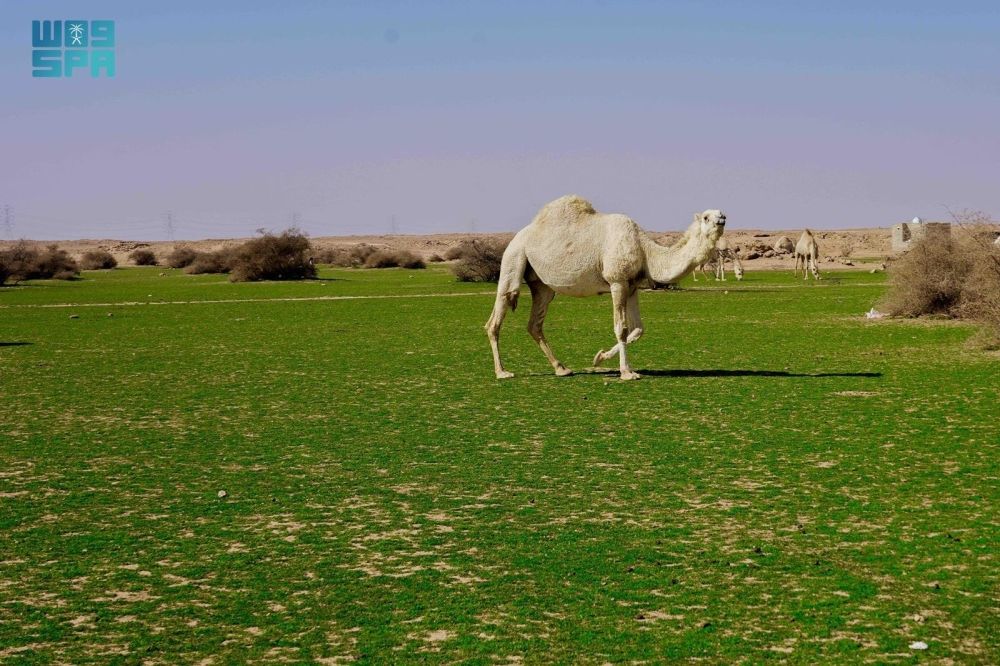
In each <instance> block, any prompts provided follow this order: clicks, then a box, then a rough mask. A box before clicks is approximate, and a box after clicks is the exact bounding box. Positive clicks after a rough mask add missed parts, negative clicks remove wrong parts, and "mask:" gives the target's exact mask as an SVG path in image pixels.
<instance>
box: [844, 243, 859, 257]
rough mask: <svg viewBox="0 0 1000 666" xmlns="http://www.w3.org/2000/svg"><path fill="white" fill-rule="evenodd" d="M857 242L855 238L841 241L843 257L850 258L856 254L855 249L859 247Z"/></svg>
mask: <svg viewBox="0 0 1000 666" xmlns="http://www.w3.org/2000/svg"><path fill="white" fill-rule="evenodd" d="M857 246H858V244H857V242H855V240H854V239H853V238H845V239H844V240H843V241H842V242H841V243H840V257H841V258H842V259H850V258H851V255H852V254H854V250H856V249H857Z"/></svg>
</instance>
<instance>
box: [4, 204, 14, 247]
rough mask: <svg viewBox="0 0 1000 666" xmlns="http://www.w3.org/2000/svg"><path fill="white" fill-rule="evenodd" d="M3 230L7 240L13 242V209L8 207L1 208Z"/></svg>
mask: <svg viewBox="0 0 1000 666" xmlns="http://www.w3.org/2000/svg"><path fill="white" fill-rule="evenodd" d="M3 230H4V233H6V234H7V240H14V209H13V208H11V207H10V206H4V207H3Z"/></svg>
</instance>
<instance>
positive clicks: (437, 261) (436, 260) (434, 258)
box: [427, 252, 444, 264]
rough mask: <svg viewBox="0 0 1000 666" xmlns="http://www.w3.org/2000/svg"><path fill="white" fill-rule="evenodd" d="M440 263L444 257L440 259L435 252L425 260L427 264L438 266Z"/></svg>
mask: <svg viewBox="0 0 1000 666" xmlns="http://www.w3.org/2000/svg"><path fill="white" fill-rule="evenodd" d="M442 261H444V257H442V256H441V255H440V254H438V253H437V252H435V253H434V254H432V255H431V256H430V257H428V258H427V263H429V264H440V263H441V262H442Z"/></svg>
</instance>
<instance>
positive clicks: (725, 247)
mask: <svg viewBox="0 0 1000 666" xmlns="http://www.w3.org/2000/svg"><path fill="white" fill-rule="evenodd" d="M739 253H740V249H739V248H738V247H737V248H734V247H732V246H731V245H730V244H729V241H728V240H726V239H725V237H723V238H720V239H719V242H718V243H716V244H715V248H714V249H713V250H712V252H711V253H710V254H709V255H708V259H706V260H705V261H704V262H703V263H702V264H701V266H698V267H697V268H696V269H695V270H694V271H692V272H691V275H692V276H693V277H694V281H695V282H697V281H698V271H701V274H702V275H703V276H705V277H708V267H709V266H712V270H713V272H714V273H715V279H716V280H722V281H725V279H726V262H727V261H729V262H732V264H733V274H734V275H735V276H736V279H737V280H742V279H743V263H742V262H741V261H740V254H739Z"/></svg>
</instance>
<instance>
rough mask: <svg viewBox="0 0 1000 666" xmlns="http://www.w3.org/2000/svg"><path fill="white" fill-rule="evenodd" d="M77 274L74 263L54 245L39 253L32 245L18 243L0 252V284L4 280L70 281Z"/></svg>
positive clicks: (78, 270)
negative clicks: (0, 278) (0, 277)
mask: <svg viewBox="0 0 1000 666" xmlns="http://www.w3.org/2000/svg"><path fill="white" fill-rule="evenodd" d="M79 272H80V268H79V266H78V265H77V263H76V261H74V260H73V258H72V257H70V256H69V254H68V253H67V252H66V251H65V250H61V249H59V247H58V246H57V245H55V244H52V245H47V246H45V248H44V249H42V250H41V251H39V250H38V248H37V247H35V246H34V245H31V244H29V243H26V242H25V241H19V242H18V243H16V244H15V245H14V246H13V247H11V248H9V249H7V250H4V251H2V252H0V276H2V277H3V279H2V280H0V284H3V283H4V282H5V281H6V280H14V281H21V280H47V279H56V280H70V279H72V278H74V277H75V276H76V275H78V274H79Z"/></svg>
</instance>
